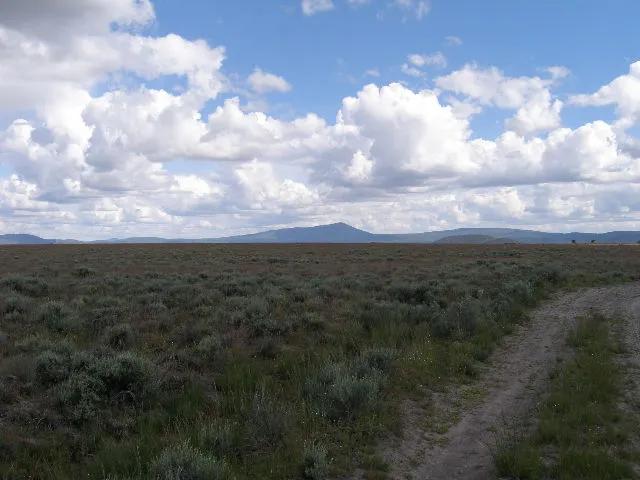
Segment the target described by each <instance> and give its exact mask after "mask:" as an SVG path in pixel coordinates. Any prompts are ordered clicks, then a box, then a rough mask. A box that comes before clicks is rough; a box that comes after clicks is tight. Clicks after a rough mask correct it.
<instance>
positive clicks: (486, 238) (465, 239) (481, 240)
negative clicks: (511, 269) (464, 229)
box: [433, 235, 519, 245]
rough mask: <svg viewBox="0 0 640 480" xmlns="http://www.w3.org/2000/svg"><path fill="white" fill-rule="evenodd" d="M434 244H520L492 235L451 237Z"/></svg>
mask: <svg viewBox="0 0 640 480" xmlns="http://www.w3.org/2000/svg"><path fill="white" fill-rule="evenodd" d="M433 243H436V244H442V245H499V244H504V243H519V242H518V241H517V240H513V239H511V238H505V237H492V236H490V235H451V236H449V237H444V238H441V239H439V240H436V241H435V242H433Z"/></svg>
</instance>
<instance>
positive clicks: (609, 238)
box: [0, 222, 640, 245]
mask: <svg viewBox="0 0 640 480" xmlns="http://www.w3.org/2000/svg"><path fill="white" fill-rule="evenodd" d="M574 241H575V242H576V243H592V242H595V243H614V244H615V243H633V244H635V243H638V242H640V232H638V231H616V232H607V233H584V232H573V233H553V232H539V231H536V230H519V229H513V228H458V229H454V230H442V231H435V232H423V233H405V234H376V233H371V232H367V231H365V230H360V229H358V228H355V227H352V226H351V225H347V224H346V223H342V222H340V223H332V224H330V225H318V226H315V227H293V228H282V229H277V230H267V231H264V232H258V233H251V234H248V235H235V236H231V237H220V238H195V239H184V238H161V237H129V238H111V239H107V240H95V241H92V242H84V243H137V244H152V243H153V244H157V243H436V244H503V243H526V244H569V243H572V242H574ZM59 243H83V242H79V241H77V240H68V239H67V240H56V239H46V238H40V237H37V236H35V235H27V234H6V235H0V245H48V244H59Z"/></svg>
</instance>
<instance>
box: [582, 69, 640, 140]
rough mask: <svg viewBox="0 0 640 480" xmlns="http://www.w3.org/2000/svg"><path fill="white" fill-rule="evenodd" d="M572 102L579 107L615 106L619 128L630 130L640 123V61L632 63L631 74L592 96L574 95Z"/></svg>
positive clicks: (619, 78) (614, 81) (621, 77)
mask: <svg viewBox="0 0 640 480" xmlns="http://www.w3.org/2000/svg"><path fill="white" fill-rule="evenodd" d="M570 102H571V103H572V104H574V105H579V106H595V107H599V106H605V105H615V106H616V111H617V113H618V117H619V126H621V127H623V128H629V127H631V126H632V125H634V124H637V123H638V122H640V61H639V62H635V63H632V64H631V66H630V67H629V73H628V74H626V75H622V76H620V77H618V78H616V79H615V80H613V81H612V82H611V83H609V84H607V85H605V86H603V87H601V88H600V89H599V90H598V91H597V92H595V93H592V94H584V95H574V96H573V97H571V99H570Z"/></svg>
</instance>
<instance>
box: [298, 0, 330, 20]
mask: <svg viewBox="0 0 640 480" xmlns="http://www.w3.org/2000/svg"><path fill="white" fill-rule="evenodd" d="M300 6H301V8H302V13H304V14H305V15H308V16H311V15H315V14H317V13H322V12H328V11H329V10H333V9H334V4H333V1H332V0H302V3H301V4H300Z"/></svg>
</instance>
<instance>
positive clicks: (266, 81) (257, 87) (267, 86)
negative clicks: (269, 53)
mask: <svg viewBox="0 0 640 480" xmlns="http://www.w3.org/2000/svg"><path fill="white" fill-rule="evenodd" d="M248 81H249V86H250V87H251V89H252V90H253V91H254V92H256V93H258V94H263V93H268V92H280V93H285V92H288V91H290V90H291V85H290V84H289V82H287V81H286V80H285V79H284V78H282V77H280V76H278V75H274V74H272V73H267V72H263V71H262V70H261V69H259V68H256V69H255V70H254V71H253V73H252V74H251V75H249V79H248Z"/></svg>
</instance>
